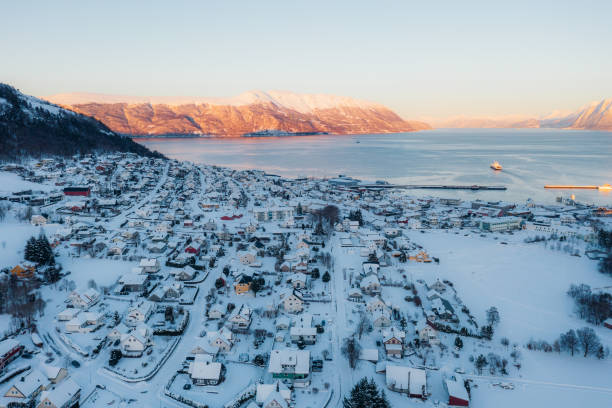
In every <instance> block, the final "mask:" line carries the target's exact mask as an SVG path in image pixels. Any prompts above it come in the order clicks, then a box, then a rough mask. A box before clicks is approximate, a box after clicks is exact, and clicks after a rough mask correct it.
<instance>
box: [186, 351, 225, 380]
mask: <svg viewBox="0 0 612 408" xmlns="http://www.w3.org/2000/svg"><path fill="white" fill-rule="evenodd" d="M187 372H188V373H189V376H190V377H191V381H192V383H193V384H194V385H218V384H220V383H221V382H222V381H223V376H224V372H225V367H224V366H223V365H222V364H221V363H219V362H213V361H212V356H210V355H207V354H196V356H195V359H194V361H192V362H191V363H189V369H188V371H187Z"/></svg>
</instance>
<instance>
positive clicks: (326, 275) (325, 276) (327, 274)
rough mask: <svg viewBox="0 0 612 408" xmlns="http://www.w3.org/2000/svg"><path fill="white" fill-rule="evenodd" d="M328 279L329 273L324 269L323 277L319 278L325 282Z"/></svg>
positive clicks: (329, 277)
mask: <svg viewBox="0 0 612 408" xmlns="http://www.w3.org/2000/svg"><path fill="white" fill-rule="evenodd" d="M330 279H331V276H330V275H329V272H327V271H325V273H324V274H323V277H322V278H321V280H322V281H323V282H324V283H327V282H329V281H330Z"/></svg>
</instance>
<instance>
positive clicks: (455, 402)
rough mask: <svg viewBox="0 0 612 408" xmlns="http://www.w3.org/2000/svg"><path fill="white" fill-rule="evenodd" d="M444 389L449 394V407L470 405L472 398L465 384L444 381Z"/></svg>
mask: <svg viewBox="0 0 612 408" xmlns="http://www.w3.org/2000/svg"><path fill="white" fill-rule="evenodd" d="M444 388H445V389H446V391H447V392H448V405H449V406H451V407H467V406H469V405H470V397H469V396H468V393H467V390H466V389H465V385H463V382H459V381H454V380H444Z"/></svg>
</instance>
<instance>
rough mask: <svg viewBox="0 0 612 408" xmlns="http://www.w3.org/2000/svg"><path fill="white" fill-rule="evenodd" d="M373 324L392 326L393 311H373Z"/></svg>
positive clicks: (376, 325)
mask: <svg viewBox="0 0 612 408" xmlns="http://www.w3.org/2000/svg"><path fill="white" fill-rule="evenodd" d="M372 325H374V327H389V326H391V313H390V312H389V311H388V310H383V311H376V312H374V313H372Z"/></svg>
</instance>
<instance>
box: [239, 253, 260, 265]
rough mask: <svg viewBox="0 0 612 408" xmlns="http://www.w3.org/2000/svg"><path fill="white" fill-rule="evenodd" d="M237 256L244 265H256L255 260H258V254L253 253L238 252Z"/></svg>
mask: <svg viewBox="0 0 612 408" xmlns="http://www.w3.org/2000/svg"><path fill="white" fill-rule="evenodd" d="M237 256H238V260H240V263H242V264H243V265H251V264H253V263H255V260H256V259H257V254H256V253H255V252H253V251H240V252H238V254H237Z"/></svg>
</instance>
